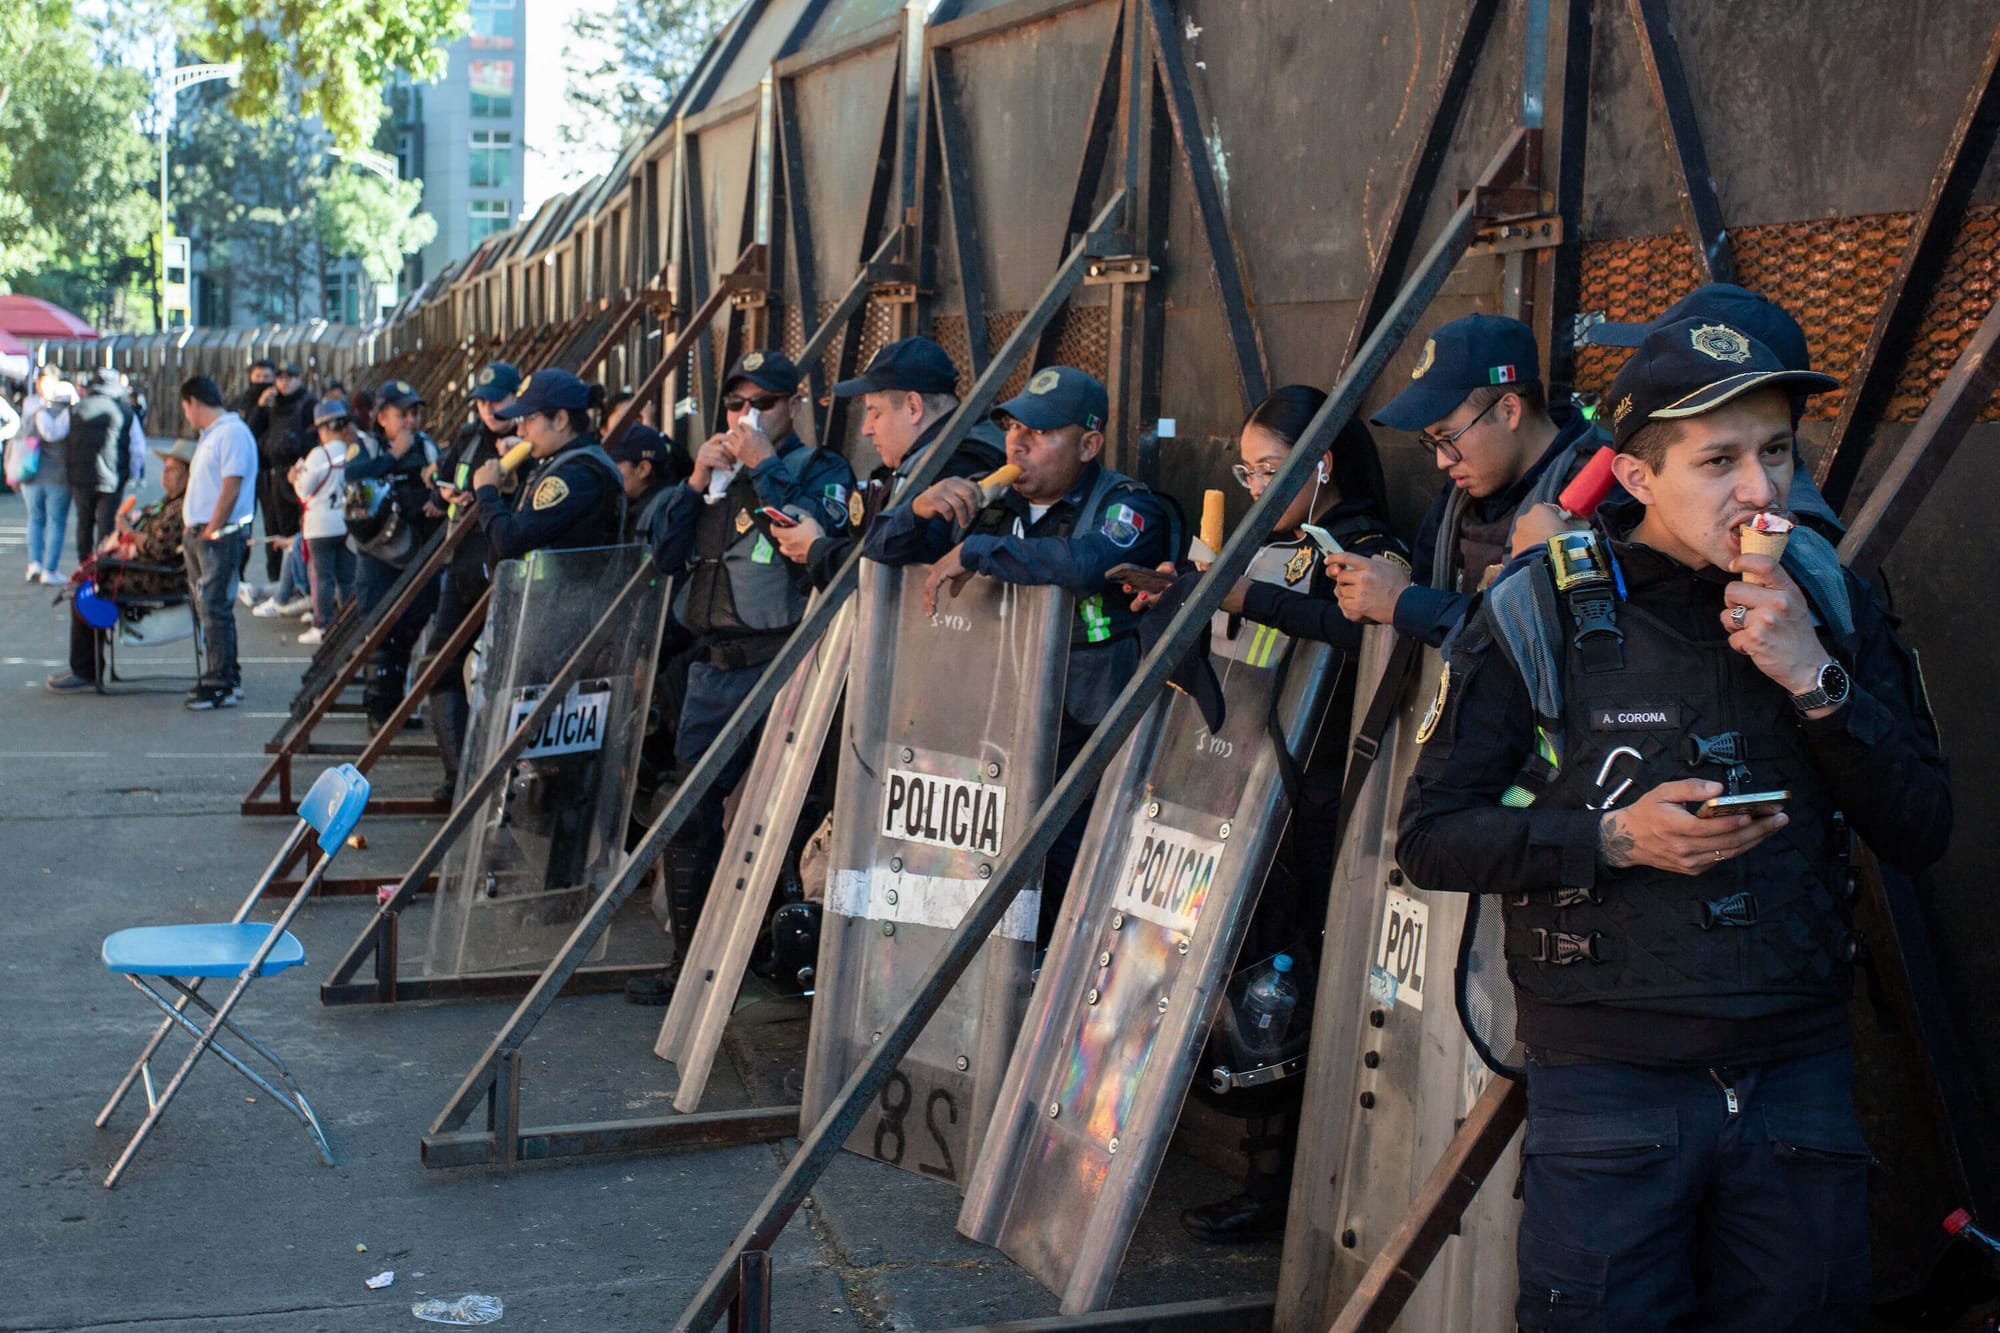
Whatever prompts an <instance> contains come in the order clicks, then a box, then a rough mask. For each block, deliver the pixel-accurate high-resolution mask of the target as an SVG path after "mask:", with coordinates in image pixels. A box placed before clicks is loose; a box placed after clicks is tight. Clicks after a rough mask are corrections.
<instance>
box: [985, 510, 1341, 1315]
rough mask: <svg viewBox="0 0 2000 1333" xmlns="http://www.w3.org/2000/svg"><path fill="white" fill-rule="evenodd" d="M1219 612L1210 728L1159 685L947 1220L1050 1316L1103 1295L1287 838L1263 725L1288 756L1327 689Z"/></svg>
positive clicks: (1300, 662)
mask: <svg viewBox="0 0 2000 1333" xmlns="http://www.w3.org/2000/svg"><path fill="white" fill-rule="evenodd" d="M1292 555H1293V551H1292V550H1291V549H1282V550H1280V549H1267V550H1265V551H1262V552H1260V553H1259V554H1258V555H1257V557H1256V558H1255V560H1254V561H1253V562H1252V564H1251V566H1250V571H1249V577H1251V578H1258V579H1264V580H1266V581H1269V582H1274V583H1282V582H1283V581H1284V575H1285V571H1286V568H1287V565H1288V564H1289V563H1290V558H1291V557H1292ZM1294 567H1295V568H1296V566H1294ZM1230 620H1231V617H1230V616H1229V615H1227V614H1226V613H1222V612H1218V613H1217V614H1216V617H1215V621H1214V625H1213V627H1212V629H1211V639H1210V645H1211V646H1210V657H1211V662H1212V664H1213V666H1214V668H1215V672H1216V675H1217V677H1218V679H1219V680H1220V682H1221V684H1222V690H1223V698H1224V702H1225V708H1224V716H1223V724H1222V726H1221V728H1220V729H1219V730H1217V731H1215V732H1213V733H1211V732H1210V731H1209V729H1208V727H1207V724H1206V723H1205V722H1204V720H1203V718H1202V714H1201V710H1200V709H1199V708H1198V707H1197V706H1196V704H1195V702H1194V700H1193V699H1191V698H1189V697H1188V696H1187V695H1185V694H1182V693H1181V692H1179V691H1178V690H1175V691H1169V692H1168V693H1167V694H1166V695H1165V696H1164V697H1163V698H1162V699H1160V700H1159V701H1158V702H1156V703H1155V704H1154V706H1153V708H1152V709H1151V710H1150V711H1149V712H1148V713H1147V714H1146V716H1145V718H1144V719H1143V720H1142V721H1141V722H1140V724H1139V726H1138V727H1137V728H1136V729H1134V731H1133V733H1132V735H1131V737H1130V738H1129V739H1128V740H1127V741H1126V742H1125V746H1124V748H1123V749H1122V750H1121V751H1120V752H1119V755H1118V757H1117V758H1116V759H1115V760H1114V761H1113V763H1112V767H1111V768H1110V770H1109V771H1107V772H1106V774H1105V778H1104V781H1103V783H1102V784H1101V785H1100V787H1099V789H1098V797H1097V804H1096V806H1095V807H1094V808H1093V809H1092V811H1091V819H1090V826H1089V829H1088V831H1087V832H1086V833H1085V835H1084V841H1083V848H1082V852H1081V855H1080V857H1079V859H1078V861H1077V868H1076V872H1075V874H1074V875H1073V876H1072V877H1071V880H1070V887H1069V893H1068V897H1067V899H1066V901H1065V905H1064V912H1063V919H1062V921H1061V923H1060V924H1059V925H1058V926H1057V928H1056V935H1055V939H1054V940H1053V941H1052V942H1051V944H1050V946H1049V954H1048V957H1047V959H1046V960H1045V961H1044V963H1043V966H1042V974H1041V980H1040V981H1039V982H1038V983H1037V984H1036V987H1035V994H1034V999H1033V1002H1032V1003H1031V1004H1030V1005H1029V1009H1028V1017H1027V1022H1026V1023H1025V1025H1024V1026H1023V1028H1022V1034H1021V1041H1020V1044H1019V1045H1018V1046H1017V1047H1016V1049H1015V1052H1014V1060H1013V1063H1012V1064H1011V1066H1010V1067H1009V1068H1008V1071H1007V1078H1006V1080H1005V1082H1004V1084H1003V1085H1002V1087H1001V1091H1000V1100H999V1104H998V1106H997V1107H996V1109H995V1111H994V1118H993V1125H992V1128H991V1129H990V1131H989V1132H988V1134H987V1138H986V1146H985V1148H984V1149H983V1150H982V1151H981V1153H980V1155H979V1158H978V1160H977V1162H976V1164H975V1166H974V1168H973V1172H972V1177H971V1180H970V1183H969V1184H968V1186H967V1188H966V1198H965V1207H964V1209H963V1210H962V1211H961V1212H960V1214H959V1222H958V1226H959V1230H960V1231H962V1232H964V1233H965V1234H966V1235H968V1236H970V1237H972V1238H973V1239H974V1240H980V1241H985V1242H986V1243H988V1244H990V1245H995V1246H998V1247H999V1248H1000V1249H1001V1250H1004V1251H1005V1252H1006V1253H1007V1254H1008V1255H1009V1256H1010V1257H1012V1258H1013V1259H1014V1260H1015V1261H1016V1262H1017V1263H1019V1264H1020V1265H1021V1266H1022V1267H1023V1268H1026V1269H1027V1270H1028V1271H1029V1272H1031V1273H1033V1274H1034V1275H1035V1276H1036V1277H1037V1278H1039V1279H1040V1280H1041V1281H1042V1282H1043V1283H1044V1284H1046V1285H1047V1286H1048V1287H1049V1288H1050V1289H1051V1290H1052V1291H1054V1292H1056V1293H1057V1294H1058V1295H1060V1296H1061V1297H1062V1308H1063V1312H1064V1313H1065V1314H1075V1313H1079V1312H1081V1311H1085V1310H1095V1309H1098V1308H1101V1307H1102V1306H1103V1305H1104V1304H1105V1302H1106V1300H1107V1299H1108V1298H1109V1296H1110V1294H1111V1285H1112V1281H1113V1279H1114V1278H1115V1277H1116V1276H1117V1273H1118V1265H1119V1263H1120V1262H1121V1261H1122V1260H1123V1258H1124V1255H1125V1249H1126V1246H1127V1244H1128V1243H1129V1242H1130V1240H1131V1238H1132V1232H1133V1228H1134V1227H1135V1226H1136V1225H1137V1223H1138V1220H1139V1214H1140V1211H1141V1210H1142V1209H1143V1208H1144V1206H1145V1202H1146V1196H1147V1194H1148V1193H1149V1192H1150V1191H1151V1189H1152V1184H1153V1177H1154V1174H1155V1173H1156V1172H1157V1170H1158V1169H1159V1164H1160V1159H1161V1158H1162V1157H1163V1156H1164V1155H1165V1153H1166V1149H1167V1143H1168V1140H1169V1139H1171V1138H1172V1137H1173V1130H1174V1124H1175V1122H1176V1121H1177V1120H1178V1119H1179V1117H1180V1111H1181V1104H1182V1102H1183V1100H1184V1099H1185V1097H1186V1094H1187V1089H1188V1085H1189V1082H1190V1079H1191V1077H1192V1076H1193V1075H1194V1074H1195V1067H1196V1065H1197V1063H1198V1062H1199V1061H1200V1057H1201V1055H1202V1051H1203V1043H1204V1040H1205V1039H1206V1037H1207V1035H1208V1031H1209V1024H1210V1019H1211V1017H1212V1016H1213V1015H1215V1013H1216V1012H1217V1006H1218V1004H1219V1003H1220V1002H1221V1001H1222V998H1223V990H1224V987H1225V984H1226V983H1227V982H1228V980H1229V974H1230V967H1231V964H1232V962H1233V961H1234V959H1235V958H1236V955H1237V951H1238V949H1239V947H1240V946H1241V945H1242V942H1243V938H1244V935H1245V933H1246V931H1247V930H1248V927H1249V923H1250V914H1251V910H1252V909H1253V908H1254V907H1255V906H1256V903H1257V897H1258V893H1259V891H1260V890H1261V889H1262V887H1263V883H1264V877H1265V874H1266V872H1267V871H1268V870H1269V869H1270V865H1271V861H1272V859H1273V857H1274V856H1275V854H1276V852H1277V847H1278V842H1279V840H1280V838H1281V837H1282V835H1283V833H1284V829H1285V823H1286V819H1287V817H1288V815H1289V814H1290V810H1291V800H1290V797H1289V794H1288V793H1287V791H1286V786H1285V781H1284V771H1285V764H1284V761H1283V760H1282V759H1281V757H1280V755H1279V753H1278V749H1277V744H1276V741H1275V740H1274V735H1273V732H1274V728H1273V725H1272V724H1273V722H1274V721H1275V723H1276V727H1275V731H1276V733H1277V734H1279V735H1282V736H1283V738H1284V744H1285V747H1286V750H1287V752H1288V753H1289V754H1290V755H1292V756H1295V757H1301V758H1302V757H1303V756H1304V755H1305V754H1306V753H1307V752H1308V751H1309V749H1310V747H1311V745H1312V742H1313V739H1314V736H1313V733H1314V731H1315V729H1316V728H1317V726H1318V724H1319V720H1320V716H1321V714H1322V713H1323V711H1324V709H1325V706H1326V697H1327V692H1328V690H1329V689H1330V688H1331V678H1332V676H1333V672H1332V671H1331V670H1330V669H1329V667H1330V664H1331V663H1332V662H1333V661H1334V654H1333V652H1332V650H1331V649H1329V648H1328V647H1327V646H1326V645H1324V644H1318V643H1305V642H1301V643H1296V644H1295V643H1293V642H1292V641H1291V640H1289V639H1288V638H1286V636H1284V635H1283V634H1280V633H1279V632H1278V631H1276V630H1275V629H1271V628H1269V627H1267V626H1263V625H1257V624H1252V623H1248V622H1239V623H1238V624H1237V625H1236V627H1235V628H1236V632H1235V634H1234V636H1233V637H1232V635H1231V633H1230ZM1298 1020H1299V1024H1298V1026H1299V1029H1300V1031H1301V1032H1303V1031H1304V1028H1305V1026H1306V1015H1305V1013H1304V1012H1303V1011H1301V1012H1300V1014H1299V1015H1298ZM1302 1053H1303V1043H1302V1042H1301V1043H1298V1044H1297V1050H1296V1051H1295V1052H1286V1054H1291V1055H1296V1054H1302ZM1269 1055H1270V1058H1268V1059H1263V1058H1253V1059H1252V1061H1251V1065H1252V1069H1251V1071H1249V1072H1250V1076H1251V1078H1252V1079H1253V1081H1261V1080H1265V1079H1271V1078H1275V1077H1279V1076H1282V1074H1283V1071H1285V1070H1286V1069H1288V1068H1295V1067H1296V1066H1295V1063H1294V1061H1291V1060H1287V1059H1285V1058H1284V1057H1283V1056H1281V1055H1280V1054H1279V1053H1278V1052H1277V1051H1275V1050H1274V1051H1272V1052H1270V1053H1269ZM1202 1073H1203V1076H1204V1077H1205V1076H1207V1074H1208V1071H1206V1070H1203V1071H1202ZM1223 1076H1224V1078H1225V1079H1228V1078H1231V1077H1235V1075H1232V1074H1230V1073H1228V1071H1226V1070H1225V1071H1223Z"/></svg>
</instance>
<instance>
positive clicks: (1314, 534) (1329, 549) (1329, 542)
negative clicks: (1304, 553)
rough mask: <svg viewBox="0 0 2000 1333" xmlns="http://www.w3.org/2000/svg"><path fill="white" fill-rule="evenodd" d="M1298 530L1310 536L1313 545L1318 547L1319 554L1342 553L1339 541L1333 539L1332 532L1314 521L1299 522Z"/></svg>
mask: <svg viewBox="0 0 2000 1333" xmlns="http://www.w3.org/2000/svg"><path fill="white" fill-rule="evenodd" d="M1299 531H1300V532H1303V533H1304V534H1305V535H1306V536H1308V537H1310V538H1312V541H1313V545H1314V546H1317V547H1319V553H1320V554H1321V555H1340V554H1342V550H1341V546H1340V543H1339V542H1337V541H1335V540H1334V539H1333V534H1332V533H1330V532H1328V531H1327V530H1326V529H1325V528H1322V527H1320V526H1318V525H1317V524H1314V523H1301V524H1299Z"/></svg>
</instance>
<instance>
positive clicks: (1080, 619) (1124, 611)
mask: <svg viewBox="0 0 2000 1333" xmlns="http://www.w3.org/2000/svg"><path fill="white" fill-rule="evenodd" d="M1120 493H1140V494H1150V493H1151V492H1150V491H1148V489H1147V488H1146V487H1145V486H1143V485H1141V484H1140V483H1139V482H1137V481H1134V480H1133V479H1132V478H1130V477H1128V476H1125V475H1124V474H1122V473H1118V472H1113V471H1112V470H1111V469H1110V468H1107V467H1100V468H1099V469H1098V470H1097V480H1096V481H1094V482H1093V483H1091V487H1090V490H1089V491H1088V492H1087V493H1086V494H1085V495H1084V497H1083V503H1081V504H1079V505H1077V506H1076V508H1074V509H1072V510H1071V511H1070V512H1069V513H1068V514H1067V515H1058V516H1057V518H1056V522H1055V524H1054V525H1053V530H1044V531H1042V532H1039V533H1037V534H1035V535H1036V536H1038V537H1069V536H1072V535H1074V534H1076V533H1079V532H1089V531H1091V530H1092V529H1093V528H1095V527H1096V526H1097V523H1098V520H1099V519H1101V518H1102V517H1103V516H1104V508H1105V506H1106V505H1108V504H1110V503H1111V501H1112V499H1113V498H1114V497H1116V496H1117V495H1119V494H1120ZM1168 509H1169V515H1168V523H1169V525H1170V530H1169V532H1168V538H1167V540H1168V549H1169V550H1171V551H1179V550H1180V548H1181V533H1180V524H1179V523H1178V522H1175V521H1174V518H1173V515H1172V507H1171V506H1169V507H1168ZM1020 517H1021V516H1020V515H1017V514H1015V513H1014V512H1013V511H1012V510H1011V509H1009V508H1007V506H1006V505H1005V504H1004V503H997V504H990V505H988V506H986V508H984V509H982V510H980V511H979V513H978V515H977V516H976V517H975V518H974V519H973V520H972V526H971V527H969V528H967V529H966V531H965V535H966V536H968V537H1014V536H1019V535H1022V534H1020V533H1016V532H1015V531H1014V525H1015V522H1016V520H1017V519H1019V518H1020ZM1023 526H1024V527H1025V526H1026V525H1025V524H1024V525H1023ZM1138 623H1139V613H1138V612H1136V611H1134V610H1132V607H1131V603H1130V601H1129V600H1128V599H1114V600H1113V601H1111V602H1110V603H1108V604H1107V602H1106V599H1105V596H1104V594H1103V593H1101V592H1094V593H1090V594H1088V595H1085V596H1079V597H1078V598H1077V599H1076V619H1075V621H1073V622H1072V623H1071V625H1070V629H1069V647H1070V651H1071V652H1072V653H1075V652H1076V651H1077V650H1078V649H1088V648H1092V647H1095V646H1097V645H1099V644H1104V643H1109V642H1110V641H1112V640H1113V639H1122V638H1128V637H1131V636H1133V635H1135V634H1136V633H1137V628H1136V627H1137V625H1138Z"/></svg>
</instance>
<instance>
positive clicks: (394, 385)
mask: <svg viewBox="0 0 2000 1333" xmlns="http://www.w3.org/2000/svg"><path fill="white" fill-rule="evenodd" d="M423 405H424V396H423V395H422V394H420V393H418V392H417V386H416V385H414V384H412V383H410V382H409V381H408V380H390V381H389V382H388V383H387V384H384V385H383V386H382V387H381V388H379V389H377V390H376V391H375V406H376V407H399V408H402V409H403V410H404V411H408V410H409V409H410V408H413V407H422V406H423Z"/></svg>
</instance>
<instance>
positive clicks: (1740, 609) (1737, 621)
mask: <svg viewBox="0 0 2000 1333" xmlns="http://www.w3.org/2000/svg"><path fill="white" fill-rule="evenodd" d="M1749 618H1750V608H1749V607H1747V606H1732V607H1730V608H1729V623H1730V624H1732V625H1734V626H1736V628H1738V629H1742V628H1743V622H1744V621H1745V620H1747V619H1749Z"/></svg>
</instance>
